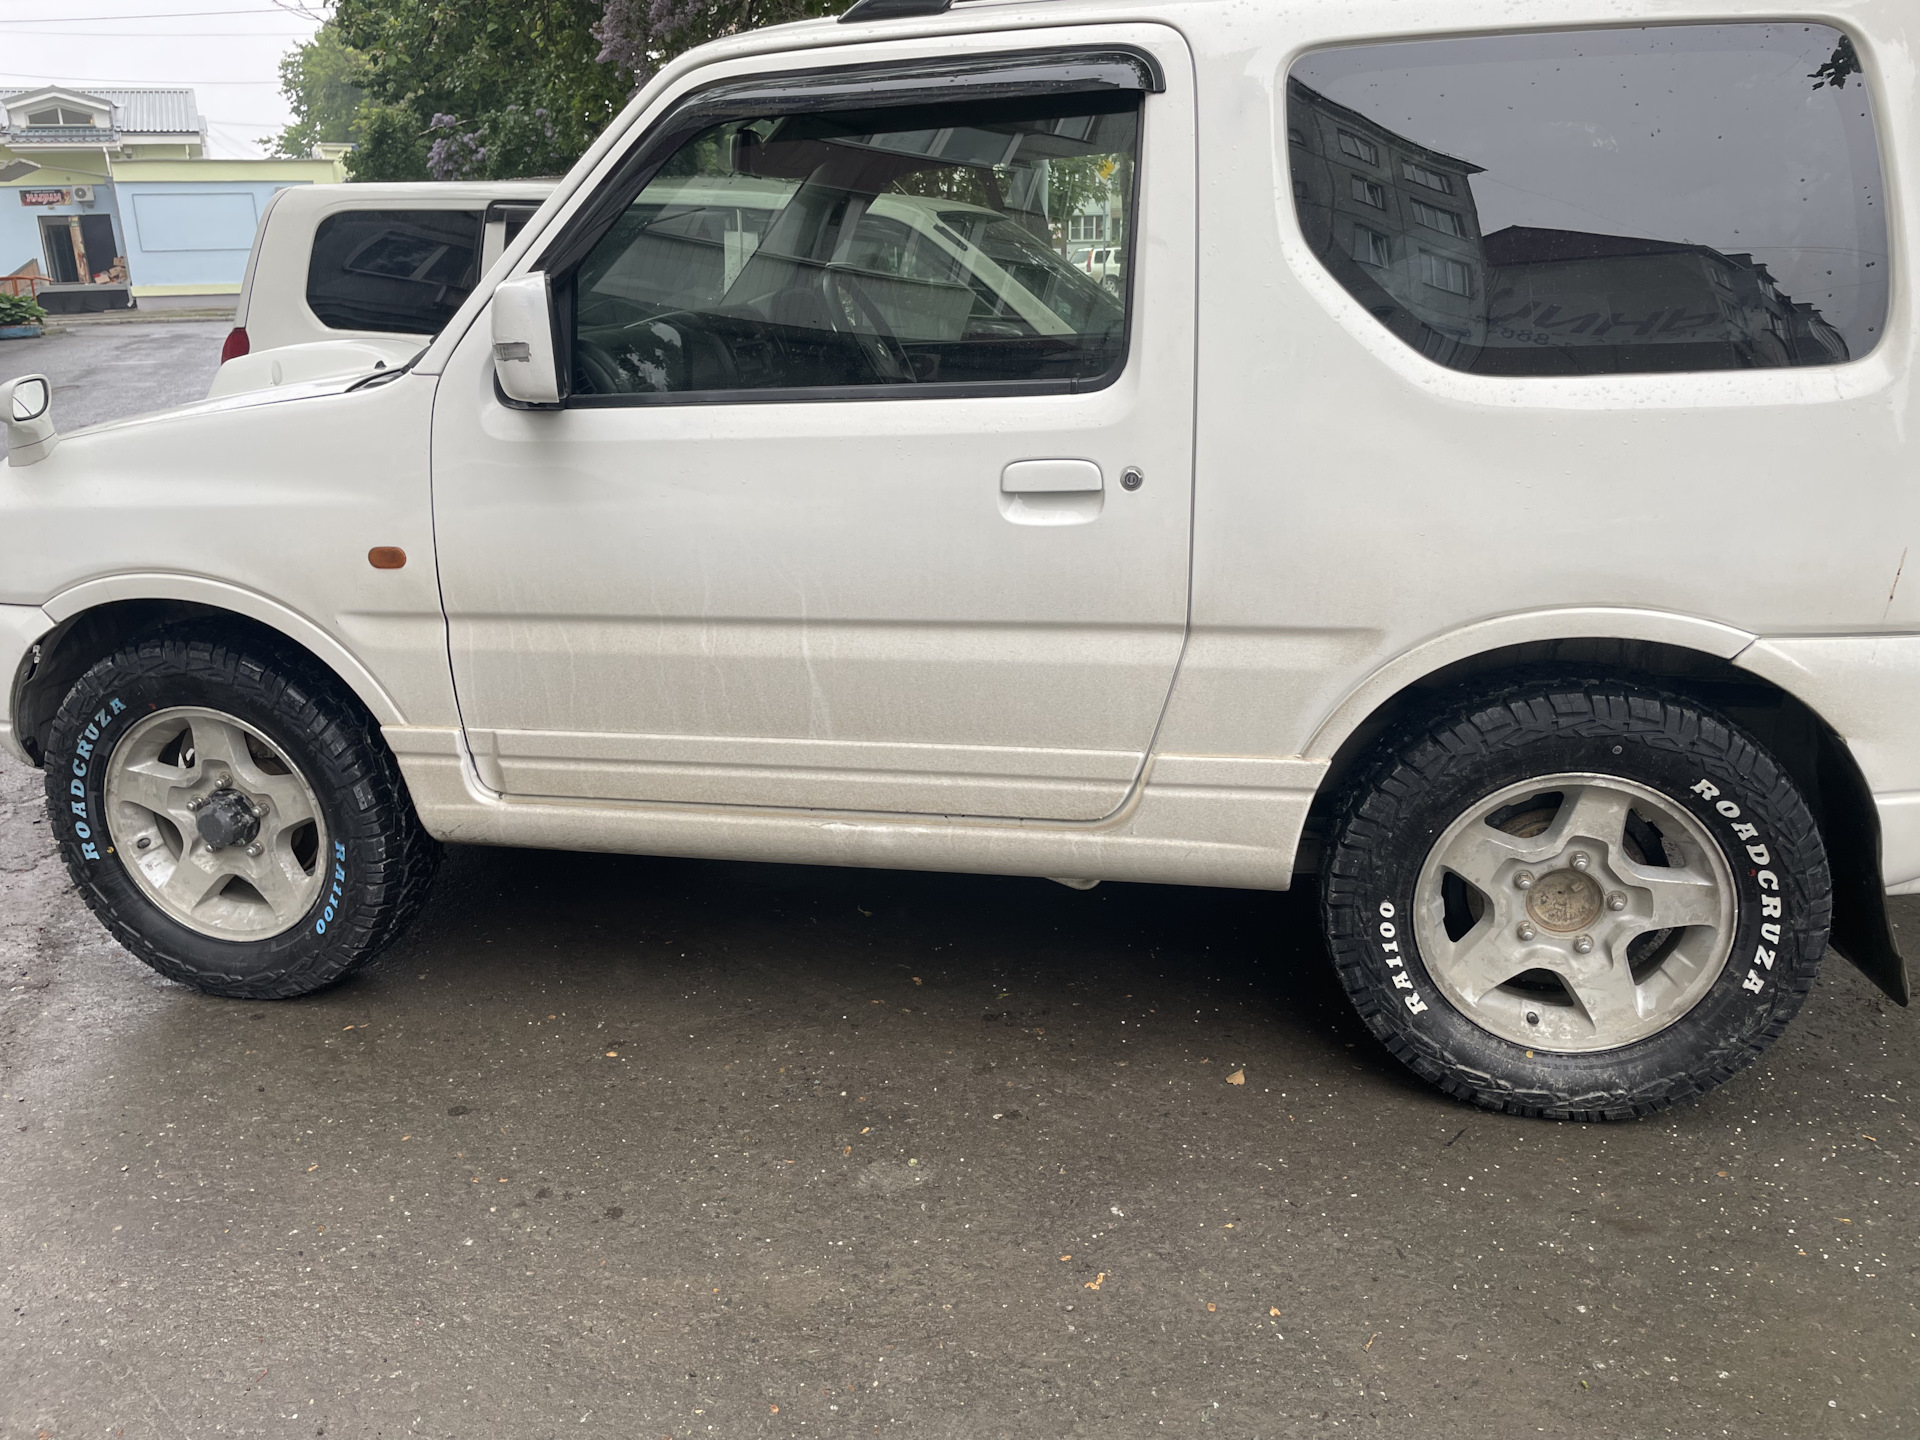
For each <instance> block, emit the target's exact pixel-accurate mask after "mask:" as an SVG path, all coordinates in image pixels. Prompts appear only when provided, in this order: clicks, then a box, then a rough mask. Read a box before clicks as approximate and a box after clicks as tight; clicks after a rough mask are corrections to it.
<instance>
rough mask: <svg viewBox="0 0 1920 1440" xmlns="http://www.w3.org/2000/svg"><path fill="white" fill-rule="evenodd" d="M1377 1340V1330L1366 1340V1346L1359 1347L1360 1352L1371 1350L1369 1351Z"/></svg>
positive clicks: (1378, 1335) (1378, 1333)
mask: <svg viewBox="0 0 1920 1440" xmlns="http://www.w3.org/2000/svg"><path fill="white" fill-rule="evenodd" d="M1379 1338H1380V1332H1379V1331H1378V1330H1376V1331H1374V1332H1373V1335H1372V1337H1371V1338H1370V1339H1368V1341H1367V1343H1366V1344H1364V1345H1362V1346H1361V1347H1360V1348H1361V1349H1362V1350H1371V1349H1373V1342H1374V1341H1375V1340H1378V1339H1379Z"/></svg>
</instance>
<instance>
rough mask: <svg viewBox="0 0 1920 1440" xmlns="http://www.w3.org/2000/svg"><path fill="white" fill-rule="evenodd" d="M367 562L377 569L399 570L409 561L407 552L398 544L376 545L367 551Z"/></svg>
mask: <svg viewBox="0 0 1920 1440" xmlns="http://www.w3.org/2000/svg"><path fill="white" fill-rule="evenodd" d="M367 563H368V564H369V565H371V566H373V568H374V569H376V570H398V569H399V568H400V567H401V566H402V565H404V564H406V563H407V552H406V551H404V550H402V549H401V548H400V547H399V546H398V545H376V546H374V547H373V548H372V549H371V550H369V551H367Z"/></svg>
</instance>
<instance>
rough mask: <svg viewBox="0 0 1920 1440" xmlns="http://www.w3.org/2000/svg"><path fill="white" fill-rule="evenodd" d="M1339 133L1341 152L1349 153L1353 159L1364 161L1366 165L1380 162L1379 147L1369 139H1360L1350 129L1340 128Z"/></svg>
mask: <svg viewBox="0 0 1920 1440" xmlns="http://www.w3.org/2000/svg"><path fill="white" fill-rule="evenodd" d="M1339 134H1340V151H1341V153H1342V154H1344V155H1351V156H1352V157H1353V158H1354V159H1356V160H1361V161H1364V162H1365V163H1367V164H1368V165H1378V164H1379V163H1380V147H1379V146H1377V145H1375V144H1374V143H1373V142H1372V141H1371V140H1362V139H1361V138H1360V137H1359V136H1358V135H1355V134H1354V133H1353V132H1352V131H1350V130H1342V131H1340V132H1339Z"/></svg>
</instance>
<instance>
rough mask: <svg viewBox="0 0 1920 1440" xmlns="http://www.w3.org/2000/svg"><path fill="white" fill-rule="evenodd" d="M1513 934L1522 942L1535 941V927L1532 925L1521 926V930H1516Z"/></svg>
mask: <svg viewBox="0 0 1920 1440" xmlns="http://www.w3.org/2000/svg"><path fill="white" fill-rule="evenodd" d="M1513 933H1514V934H1516V935H1518V936H1519V937H1520V938H1521V939H1522V940H1531V939H1533V933H1534V932H1533V927H1532V926H1531V925H1522V926H1520V928H1519V929H1517V930H1515V931H1514V932H1513Z"/></svg>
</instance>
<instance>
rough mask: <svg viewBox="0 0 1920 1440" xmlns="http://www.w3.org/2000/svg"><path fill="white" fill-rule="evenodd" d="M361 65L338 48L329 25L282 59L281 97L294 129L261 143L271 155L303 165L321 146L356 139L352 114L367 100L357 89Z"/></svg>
mask: <svg viewBox="0 0 1920 1440" xmlns="http://www.w3.org/2000/svg"><path fill="white" fill-rule="evenodd" d="M363 63H364V62H363V61H362V60H361V58H360V56H359V54H358V53H357V52H356V51H354V50H352V49H349V48H348V47H347V46H346V45H345V44H343V43H342V42H341V39H340V32H339V30H338V29H336V28H335V27H334V25H333V22H332V21H328V22H327V23H326V24H325V25H322V26H321V27H320V28H319V29H318V30H316V31H315V32H314V35H313V39H311V40H309V41H308V42H307V43H306V44H304V45H301V46H299V47H298V48H296V49H295V50H293V51H292V52H291V53H289V54H287V55H285V56H283V57H282V58H281V61H280V93H281V94H282V95H284V96H286V97H287V103H288V104H289V105H290V106H292V108H293V123H292V124H291V125H289V126H287V127H286V129H284V130H282V131H281V132H280V134H279V136H278V138H275V139H270V140H265V141H262V142H261V143H262V144H265V145H267V146H268V147H269V151H270V153H271V154H274V155H283V156H285V157H286V158H288V159H290V160H303V159H305V158H306V157H307V156H309V155H311V154H312V153H313V147H314V146H315V145H316V144H318V143H320V142H321V141H329V142H332V143H335V144H339V143H344V142H346V141H349V140H354V139H357V138H358V137H357V136H356V135H355V134H354V133H353V124H354V113H355V112H356V111H357V110H358V109H359V108H360V104H361V102H362V101H363V100H365V98H366V92H365V91H364V90H362V89H361V88H360V73H361V69H362V66H363Z"/></svg>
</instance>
